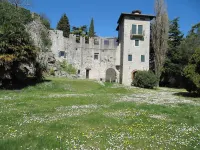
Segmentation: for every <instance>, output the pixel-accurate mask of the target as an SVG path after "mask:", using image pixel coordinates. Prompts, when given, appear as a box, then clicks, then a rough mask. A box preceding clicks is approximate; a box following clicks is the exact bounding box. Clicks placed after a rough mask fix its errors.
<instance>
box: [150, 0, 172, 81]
mask: <svg viewBox="0 0 200 150" xmlns="http://www.w3.org/2000/svg"><path fill="white" fill-rule="evenodd" d="M155 13H156V14H155V15H156V18H155V19H154V20H153V22H152V46H153V49H154V54H155V58H154V59H155V74H156V76H157V77H158V78H159V79H160V76H161V72H162V68H163V65H164V62H165V56H166V53H167V49H168V43H167V42H168V30H169V23H168V22H169V21H168V13H167V9H166V4H165V0H155Z"/></svg>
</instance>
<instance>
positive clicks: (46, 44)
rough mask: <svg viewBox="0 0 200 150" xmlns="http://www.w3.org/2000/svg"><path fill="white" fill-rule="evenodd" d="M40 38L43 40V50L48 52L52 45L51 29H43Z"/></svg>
mask: <svg viewBox="0 0 200 150" xmlns="http://www.w3.org/2000/svg"><path fill="white" fill-rule="evenodd" d="M40 38H41V40H42V47H41V49H42V51H43V52H47V51H48V49H49V48H50V47H51V45H52V42H51V39H50V37H49V31H48V30H44V29H43V30H42V31H41V33H40Z"/></svg>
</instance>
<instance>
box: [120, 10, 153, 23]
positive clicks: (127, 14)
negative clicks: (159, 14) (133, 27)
mask: <svg viewBox="0 0 200 150" xmlns="http://www.w3.org/2000/svg"><path fill="white" fill-rule="evenodd" d="M125 16H129V17H138V16H139V17H147V18H150V19H151V20H152V19H153V18H155V16H154V15H146V14H132V13H131V14H130V13H121V15H120V17H119V20H118V22H117V23H118V24H119V23H120V22H121V20H122V19H123V18H124V17H125Z"/></svg>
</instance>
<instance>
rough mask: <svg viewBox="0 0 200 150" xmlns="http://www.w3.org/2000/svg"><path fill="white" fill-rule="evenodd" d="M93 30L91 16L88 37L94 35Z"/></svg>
mask: <svg viewBox="0 0 200 150" xmlns="http://www.w3.org/2000/svg"><path fill="white" fill-rule="evenodd" d="M94 36H95V32H94V19H93V18H92V20H91V23H90V29H89V37H94Z"/></svg>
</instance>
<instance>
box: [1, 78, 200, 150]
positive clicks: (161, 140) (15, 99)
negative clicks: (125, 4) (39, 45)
mask: <svg viewBox="0 0 200 150" xmlns="http://www.w3.org/2000/svg"><path fill="white" fill-rule="evenodd" d="M179 92H184V90H177V89H166V88H165V89H162V88H161V89H158V90H146V89H139V88H128V87H123V86H119V85H117V84H110V83H105V85H104V86H103V85H101V84H99V83H97V82H95V81H90V80H69V79H64V78H59V79H57V78H49V81H48V82H44V83H40V84H37V85H36V86H31V87H27V88H24V89H23V90H13V91H6V90H2V91H0V150H18V149H31V150H32V149H42V150H44V149H120V150H121V149H152V150H155V149H163V150H164V149H180V150H184V149H185V150H187V149H200V142H199V141H200V117H199V116H200V98H191V97H181V96H176V93H179ZM163 93H165V94H163ZM166 94H167V96H166ZM136 99H139V100H141V102H140V101H135V100H136ZM145 99H147V100H148V101H144V102H142V101H143V100H145ZM155 99H157V100H162V99H165V100H166V101H167V100H173V101H174V103H170V104H165V103H163V104H162V103H159V102H156V103H150V102H151V101H153V100H155Z"/></svg>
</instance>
